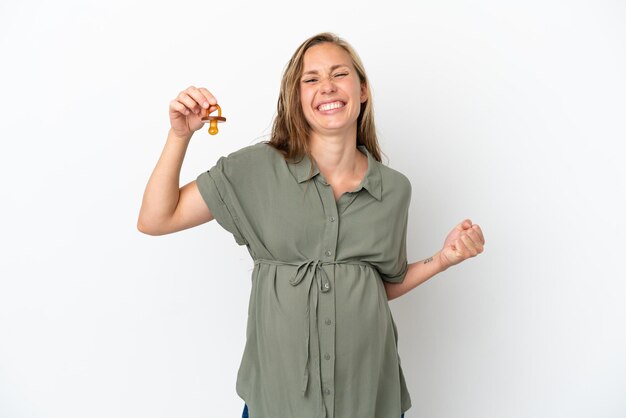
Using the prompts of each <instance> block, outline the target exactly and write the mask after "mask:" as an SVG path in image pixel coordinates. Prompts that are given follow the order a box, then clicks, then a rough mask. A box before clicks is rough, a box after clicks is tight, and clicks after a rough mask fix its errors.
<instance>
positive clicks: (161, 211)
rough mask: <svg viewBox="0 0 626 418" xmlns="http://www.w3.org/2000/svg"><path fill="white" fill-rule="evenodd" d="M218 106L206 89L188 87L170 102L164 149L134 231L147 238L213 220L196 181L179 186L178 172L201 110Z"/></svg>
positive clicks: (200, 123) (149, 183)
mask: <svg viewBox="0 0 626 418" xmlns="http://www.w3.org/2000/svg"><path fill="white" fill-rule="evenodd" d="M215 104H217V100H216V99H215V97H213V95H212V94H211V93H210V92H209V91H208V90H207V89H205V88H202V87H201V88H195V87H193V86H190V87H188V88H187V89H186V90H183V91H182V92H180V94H179V95H178V96H177V98H176V99H174V100H172V101H171V102H170V109H169V114H170V122H171V125H172V127H171V128H170V130H169V132H168V135H167V140H166V143H165V147H164V148H163V152H162V153H161V156H160V158H159V161H158V162H157V164H156V167H155V168H154V171H153V172H152V175H151V176H150V179H149V180H148V184H147V185H146V189H145V191H144V195H143V200H142V203H141V209H140V211H139V217H138V219H137V229H138V230H139V231H141V232H143V233H145V234H148V235H164V234H170V233H172V232H177V231H181V230H183V229H187V228H191V227H193V226H197V225H200V224H203V223H205V222H208V221H210V220H212V219H213V215H212V214H211V212H210V211H209V208H208V207H207V204H206V203H205V201H204V200H203V199H202V196H201V195H200V192H199V191H198V187H197V186H196V181H195V180H193V181H192V182H190V183H187V184H186V185H184V186H183V187H180V169H181V167H182V164H183V160H184V158H185V153H186V152H187V147H188V146H189V142H190V141H191V137H192V136H193V133H194V132H195V131H197V130H198V129H200V128H201V127H202V126H204V124H203V123H202V122H201V121H200V117H201V115H202V110H203V109H206V108H208V107H209V106H210V105H215Z"/></svg>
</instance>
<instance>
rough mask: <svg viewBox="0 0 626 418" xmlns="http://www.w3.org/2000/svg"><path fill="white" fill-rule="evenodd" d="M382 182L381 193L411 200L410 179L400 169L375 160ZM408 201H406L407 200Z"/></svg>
mask: <svg viewBox="0 0 626 418" xmlns="http://www.w3.org/2000/svg"><path fill="white" fill-rule="evenodd" d="M376 163H377V165H378V168H379V170H380V177H381V181H382V184H383V194H388V195H390V196H397V197H398V198H399V199H404V200H407V201H410V200H411V191H412V186H411V180H409V178H408V177H407V176H406V175H405V174H404V173H401V172H400V171H398V170H396V169H393V168H391V167H389V166H387V165H384V164H383V163H381V162H378V161H376ZM407 203H408V202H407Z"/></svg>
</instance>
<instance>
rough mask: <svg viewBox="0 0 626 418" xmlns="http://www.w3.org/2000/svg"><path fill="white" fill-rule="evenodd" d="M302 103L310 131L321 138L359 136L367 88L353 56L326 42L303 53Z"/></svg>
mask: <svg viewBox="0 0 626 418" xmlns="http://www.w3.org/2000/svg"><path fill="white" fill-rule="evenodd" d="M303 64H304V65H303V70H302V76H301V77H300V101H301V105H302V111H303V113H304V116H305V118H306V120H307V122H308V123H309V125H310V126H311V130H312V131H313V132H315V133H318V134H322V135H330V134H332V135H336V134H338V133H339V134H342V133H346V134H352V133H353V132H354V133H356V124H357V119H358V117H359V113H360V111H361V103H364V102H365V101H366V100H367V87H366V85H365V84H364V83H361V81H360V80H359V75H358V74H357V72H356V70H355V69H354V66H353V64H352V60H351V59H350V55H349V54H348V53H347V52H346V51H345V50H344V49H343V48H341V47H340V46H337V45H335V44H332V43H329V42H324V43H321V44H317V45H315V46H312V47H311V48H309V49H308V50H307V51H306V52H305V54H304V60H303Z"/></svg>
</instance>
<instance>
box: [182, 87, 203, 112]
mask: <svg viewBox="0 0 626 418" xmlns="http://www.w3.org/2000/svg"><path fill="white" fill-rule="evenodd" d="M177 100H178V101H179V102H181V103H182V104H184V105H185V106H186V107H187V108H188V109H189V110H191V111H192V112H193V113H196V114H197V113H198V112H200V106H199V105H198V102H196V101H195V100H194V99H193V98H192V97H191V96H189V94H188V93H187V91H181V92H180V94H179V95H178V97H177Z"/></svg>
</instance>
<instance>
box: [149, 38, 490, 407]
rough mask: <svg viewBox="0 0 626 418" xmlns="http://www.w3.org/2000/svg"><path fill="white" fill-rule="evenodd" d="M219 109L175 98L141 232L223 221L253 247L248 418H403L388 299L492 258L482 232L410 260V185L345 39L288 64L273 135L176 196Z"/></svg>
mask: <svg viewBox="0 0 626 418" xmlns="http://www.w3.org/2000/svg"><path fill="white" fill-rule="evenodd" d="M215 104H217V100H216V98H215V97H214V96H213V95H212V94H211V93H210V92H209V91H208V90H207V89H205V88H202V87H200V88H195V87H193V86H191V87H189V88H187V89H186V90H184V91H182V92H181V93H180V94H179V95H178V97H177V98H176V99H174V100H172V101H171V102H170V121H171V129H170V132H169V135H168V139H167V142H166V145H165V149H164V151H163V154H162V155H161V158H160V159H159V162H158V163H157V166H156V168H155V170H154V172H153V174H152V176H151V178H150V180H149V182H148V185H147V187H146V191H145V194H144V198H143V204H142V208H141V212H140V215H139V221H138V228H139V230H140V231H142V232H144V233H147V234H151V235H161V234H167V233H172V232H175V231H180V230H183V229H186V228H190V227H193V226H196V225H200V224H202V223H205V222H208V221H210V220H212V219H216V220H217V221H218V223H219V224H220V225H221V226H222V227H224V228H225V229H226V230H227V231H229V232H230V233H232V234H233V237H234V238H235V241H236V242H237V244H239V245H246V247H247V249H248V251H249V253H250V255H251V257H252V258H253V260H254V269H253V272H252V290H251V294H250V303H249V308H248V324H247V332H246V335H247V340H246V346H245V349H244V354H243V358H242V361H241V365H240V368H239V372H238V376H237V387H236V389H237V393H238V395H239V396H240V397H241V398H242V399H243V400H244V401H245V404H244V413H243V416H244V417H247V416H248V410H249V411H250V412H251V413H252V416H253V417H254V418H278V417H280V418H293V417H307V418H317V417H320V418H322V417H336V418H347V417H355V418H357V417H358V418H392V417H399V416H400V417H403V416H404V412H405V411H406V410H407V409H409V408H410V406H411V399H410V396H409V393H408V390H407V388H406V383H405V379H404V375H403V371H402V367H401V365H400V358H399V356H398V352H397V342H398V333H397V328H396V325H395V322H394V320H393V317H392V315H391V311H390V310H389V305H388V301H389V300H391V299H394V298H397V297H399V296H401V295H403V294H405V293H407V292H408V291H410V290H411V289H413V288H415V287H416V286H418V285H419V284H421V283H423V282H424V281H426V280H428V279H429V278H430V277H432V276H434V275H435V274H437V273H439V272H441V271H444V270H446V269H447V268H448V267H450V266H452V265H455V264H458V263H459V262H461V261H463V260H465V259H467V258H469V257H474V256H476V255H477V254H479V253H481V252H482V251H483V246H484V242H485V241H484V238H483V234H482V232H481V229H480V227H479V226H478V225H476V224H473V225H472V223H471V221H470V220H469V219H466V220H464V221H463V222H461V223H460V224H458V225H457V226H456V227H455V228H454V229H453V230H452V231H451V232H450V233H449V234H448V236H447V238H446V239H445V241H444V245H443V248H442V249H441V250H440V251H438V252H437V253H436V254H435V255H433V256H432V257H429V258H427V259H425V260H423V261H419V262H415V263H412V264H409V263H408V261H407V256H406V231H407V222H408V212H409V204H410V198H411V183H410V181H409V180H408V178H407V177H406V176H404V175H403V174H401V173H400V172H398V171H396V170H393V169H391V168H389V167H387V166H385V165H383V164H381V162H380V161H381V158H380V150H379V146H378V142H377V138H376V132H375V126H374V119H373V110H372V98H371V92H370V89H369V83H368V79H367V76H366V74H365V70H364V68H363V65H362V63H361V60H360V59H359V57H358V55H357V54H356V52H355V51H354V50H353V49H352V47H351V46H350V45H349V44H348V43H347V42H345V41H344V40H342V39H340V38H338V37H337V36H335V35H334V34H331V33H321V34H318V35H315V36H313V37H311V38H309V39H307V40H306V41H305V42H304V43H302V45H300V47H298V49H297V50H296V51H295V53H294V54H293V56H292V58H291V60H290V61H289V63H288V65H287V67H286V69H285V72H284V75H283V79H282V83H281V91H280V96H279V100H278V109H277V115H276V118H275V121H274V125H273V129H272V136H271V140H270V141H267V142H259V143H257V144H254V145H250V146H246V147H244V148H242V149H239V150H237V151H235V152H233V153H231V154H229V155H227V156H223V157H220V158H219V159H218V160H217V162H216V164H215V165H214V166H213V167H212V168H211V169H209V170H208V171H205V172H203V173H201V174H200V175H199V176H198V177H197V178H196V180H195V181H192V182H190V183H189V184H187V185H185V186H184V187H182V188H181V189H180V190H179V188H178V187H179V185H178V181H179V180H178V179H179V174H180V167H181V165H182V161H183V158H184V155H185V151H186V148H187V145H188V144H189V141H190V139H191V136H192V135H193V133H194V132H195V131H197V130H198V129H200V128H202V127H203V126H204V125H203V123H202V122H201V121H200V116H201V114H202V112H203V111H204V110H205V109H209V110H213V109H214V108H215V107H214V105H215ZM248 408H249V409H248Z"/></svg>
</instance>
